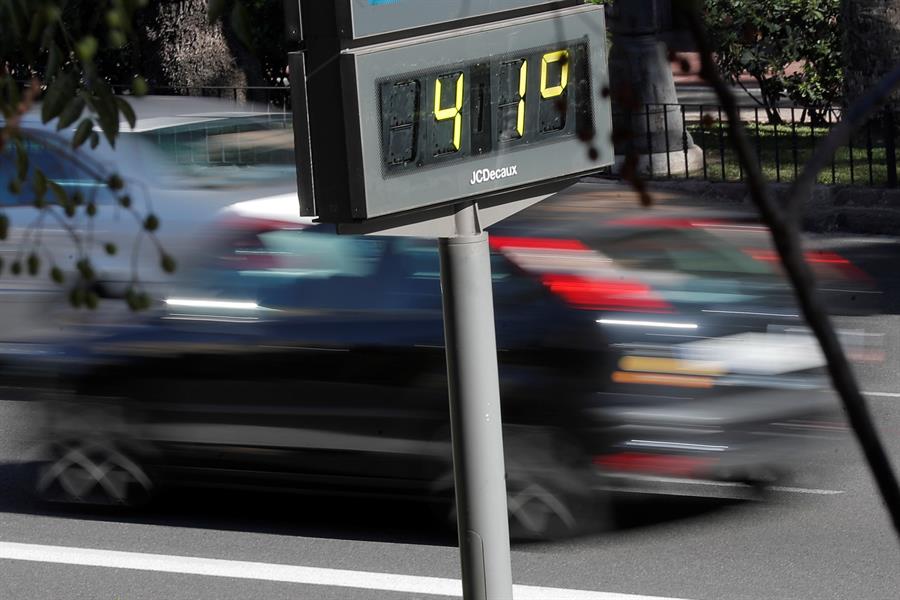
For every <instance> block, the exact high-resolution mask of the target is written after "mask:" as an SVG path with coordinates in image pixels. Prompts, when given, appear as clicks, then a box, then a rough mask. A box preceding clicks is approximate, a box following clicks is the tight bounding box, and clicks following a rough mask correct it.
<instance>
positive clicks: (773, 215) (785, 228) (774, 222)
mask: <svg viewBox="0 0 900 600" xmlns="http://www.w3.org/2000/svg"><path fill="white" fill-rule="evenodd" d="M686 13H687V15H686V16H687V19H688V24H689V27H690V29H691V32H692V33H693V36H694V39H695V40H696V43H697V46H698V49H699V51H700V56H701V60H702V69H701V75H703V76H704V77H705V78H706V80H707V81H708V82H709V83H710V85H712V87H713V89H714V90H715V92H716V95H717V96H718V98H719V101H720V102H721V103H722V105H723V107H724V108H725V110H726V113H727V115H728V127H729V129H730V131H731V136H732V139H733V140H734V143H735V148H736V150H737V154H738V158H739V160H740V161H741V163H742V164H743V165H744V169H745V172H746V173H747V185H748V188H749V191H750V197H751V199H752V200H753V202H754V204H756V207H757V208H758V209H759V213H760V216H761V217H762V220H763V222H764V223H765V224H766V225H767V226H768V228H769V231H770V233H771V236H772V241H773V243H774V244H775V247H776V249H777V250H778V253H779V255H780V257H781V261H782V263H783V265H784V269H785V272H786V273H787V276H788V279H789V281H790V282H791V284H792V285H793V287H794V292H795V293H796V295H797V301H798V303H799V305H800V308H801V310H802V311H803V315H804V317H805V318H806V321H807V323H808V324H809V326H810V328H811V329H812V331H813V333H814V334H815V336H816V339H818V341H819V344H820V346H821V347H822V352H823V354H824V355H825V359H826V361H827V368H828V374H829V376H830V377H831V382H832V385H833V386H834V389H835V390H836V391H837V392H838V394H839V395H840V397H841V400H842V401H843V404H844V409H845V411H846V413H847V417H848V419H849V421H850V425H851V427H852V428H853V431H854V433H855V434H856V438H857V441H858V442H859V445H860V446H861V447H862V450H863V454H864V455H865V458H866V461H867V462H868V464H869V468H870V469H871V471H872V476H873V477H874V479H875V482H876V484H877V486H878V490H879V491H880V492H881V497H882V498H883V500H884V502H885V505H886V508H887V511H888V513H889V515H890V517H891V521H892V523H893V526H894V530H895V531H896V532H897V534H898V536H900V486H898V484H897V477H896V475H895V474H894V471H893V470H892V468H891V464H890V461H889V459H888V456H887V454H886V452H885V450H884V447H883V445H882V444H881V441H880V440H879V438H878V432H877V431H876V430H875V426H874V425H873V423H872V418H871V416H870V415H869V411H868V409H867V407H866V402H865V399H864V398H863V396H862V393H861V392H860V390H859V386H858V385H857V383H856V378H855V376H854V374H853V370H852V369H851V367H850V363H849V362H848V361H847V357H846V356H845V355H844V351H843V348H842V347H841V344H840V341H839V340H838V337H837V334H836V333H835V330H834V327H833V326H832V324H831V319H830V318H829V316H828V313H827V311H826V310H825V308H824V306H823V305H822V303H821V301H820V300H819V298H818V295H817V294H816V292H815V290H816V285H815V277H814V275H813V272H812V270H811V269H810V267H809V265H808V264H807V263H806V261H805V259H804V257H803V250H802V247H801V241H800V236H799V233H798V230H797V228H796V227H795V223H794V221H793V220H791V219H786V218H785V217H786V216H787V215H786V214H785V211H782V210H780V209H779V207H778V205H777V204H776V202H775V199H774V198H773V196H772V194H771V191H770V189H769V187H768V185H767V184H766V181H765V180H764V179H763V176H762V172H761V171H760V168H759V166H758V165H757V164H756V162H755V161H753V160H752V155H751V149H750V143H749V141H748V139H747V136H746V134H745V132H744V131H743V127H741V125H740V115H739V112H738V108H737V104H736V102H735V99H734V96H733V94H732V93H731V90H729V89H728V86H726V85H725V82H724V81H723V80H722V78H721V76H719V74H718V73H717V71H716V69H715V65H714V63H713V61H712V52H711V49H710V45H709V42H708V40H707V38H706V32H705V30H704V26H703V21H702V18H701V15H700V13H699V12H698V11H697V8H696V7H695V6H691V7H690V8H688V9H687V11H686ZM861 111H862V109H861V108H854V109H853V114H858V113H859V112H861ZM823 152H824V151H823ZM898 539H900V538H898Z"/></svg>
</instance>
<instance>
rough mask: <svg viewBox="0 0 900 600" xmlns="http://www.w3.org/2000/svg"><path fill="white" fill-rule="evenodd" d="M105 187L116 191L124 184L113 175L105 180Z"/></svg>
mask: <svg viewBox="0 0 900 600" xmlns="http://www.w3.org/2000/svg"><path fill="white" fill-rule="evenodd" d="M106 185H107V186H109V189H111V190H114V191H117V190H121V189H122V188H123V187H125V182H124V181H123V180H122V177H121V176H120V175H116V174H113V175H110V176H109V179H107V180H106Z"/></svg>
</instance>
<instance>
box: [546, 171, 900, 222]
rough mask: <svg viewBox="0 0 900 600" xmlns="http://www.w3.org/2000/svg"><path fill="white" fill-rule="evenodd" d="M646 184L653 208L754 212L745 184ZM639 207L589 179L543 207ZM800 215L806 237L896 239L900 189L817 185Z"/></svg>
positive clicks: (625, 187)
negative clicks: (812, 234) (840, 235)
mask: <svg viewBox="0 0 900 600" xmlns="http://www.w3.org/2000/svg"><path fill="white" fill-rule="evenodd" d="M647 185H648V189H649V190H650V195H651V198H652V199H653V207H656V208H660V209H677V208H696V209H704V210H722V211H727V212H744V213H747V214H756V213H757V210H756V207H755V205H754V204H753V202H752V201H751V200H750V197H749V195H748V192H747V187H746V185H745V184H743V183H712V182H708V181H700V180H687V181H685V180H681V181H676V180H673V181H652V182H648V184H647ZM771 189H772V192H773V193H774V195H775V197H776V199H777V200H779V201H782V200H783V199H784V198H785V197H786V196H787V194H788V193H789V191H790V184H771ZM640 207H641V204H640V198H639V195H638V194H637V192H635V191H634V189H633V188H632V186H631V185H630V184H628V183H627V182H624V181H622V180H618V179H611V178H601V177H589V178H586V179H585V180H583V182H582V183H580V184H578V185H577V186H574V187H572V188H569V190H566V191H564V192H561V193H560V194H558V195H557V196H556V197H555V198H554V199H553V201H551V202H548V203H547V206H546V209H548V210H549V211H550V213H554V212H555V213H560V212H563V213H569V214H570V213H571V212H573V211H574V212H582V213H584V214H602V213H605V212H615V211H621V210H628V209H638V208H640ZM653 207H651V208H650V210H652V209H653ZM548 214H549V213H548ZM802 214H803V220H802V227H803V230H804V231H806V232H815V233H856V234H870V235H891V236H894V235H898V234H900V190H896V189H886V188H869V187H864V186H849V185H847V186H818V187H816V188H815V189H814V190H813V194H812V197H811V198H810V199H809V200H808V201H807V202H806V204H805V206H804V209H803V213H802Z"/></svg>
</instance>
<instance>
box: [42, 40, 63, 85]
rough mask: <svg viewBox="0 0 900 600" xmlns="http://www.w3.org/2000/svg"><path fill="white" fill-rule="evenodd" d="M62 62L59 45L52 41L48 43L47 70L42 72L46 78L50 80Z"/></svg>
mask: <svg viewBox="0 0 900 600" xmlns="http://www.w3.org/2000/svg"><path fill="white" fill-rule="evenodd" d="M62 63H63V55H62V52H61V51H60V49H59V46H57V45H56V42H53V43H52V44H51V45H50V50H49V51H48V53H47V70H46V72H45V73H44V76H45V77H46V78H47V80H51V79H53V78H54V77H55V76H56V72H57V71H59V67H60V65H62Z"/></svg>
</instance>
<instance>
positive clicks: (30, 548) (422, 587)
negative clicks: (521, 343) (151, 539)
mask: <svg viewBox="0 0 900 600" xmlns="http://www.w3.org/2000/svg"><path fill="white" fill-rule="evenodd" d="M0 559H8V560H25V561H31V562H41V563H54V564H64V565H79V566H86V567H106V568H111V569H133V570H137V571H154V572H160V573H179V574H186V575H203V576H207V577H232V578H235V579H254V580H261V581H276V582H283V583H300V584H306V585H324V586H330V587H342V588H357V589H365V590H380V591H388V592H400V593H405V594H418V595H422V594H426V595H430V596H449V597H456V598H459V597H461V596H462V584H461V583H460V581H459V580H458V579H446V578H443V577H422V576H416V575H396V574H393V573H373V572H367V571H350V570H344V569H325V568H320V567H300V566H294V565H280V564H271V563H261V562H246V561H240V560H223V559H218V558H197V557H193V556H171V555H167V554H145V553H143V552H122V551H118V550H98V549H94V548H73V547H70V546H46V545H42V544H21V543H16V542H0ZM513 598H514V599H515V600H679V599H678V598H664V597H661V596H642V595H637V594H618V593H614V592H595V591H589V590H572V589H565V588H549V587H537V586H531V585H515V586H513Z"/></svg>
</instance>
